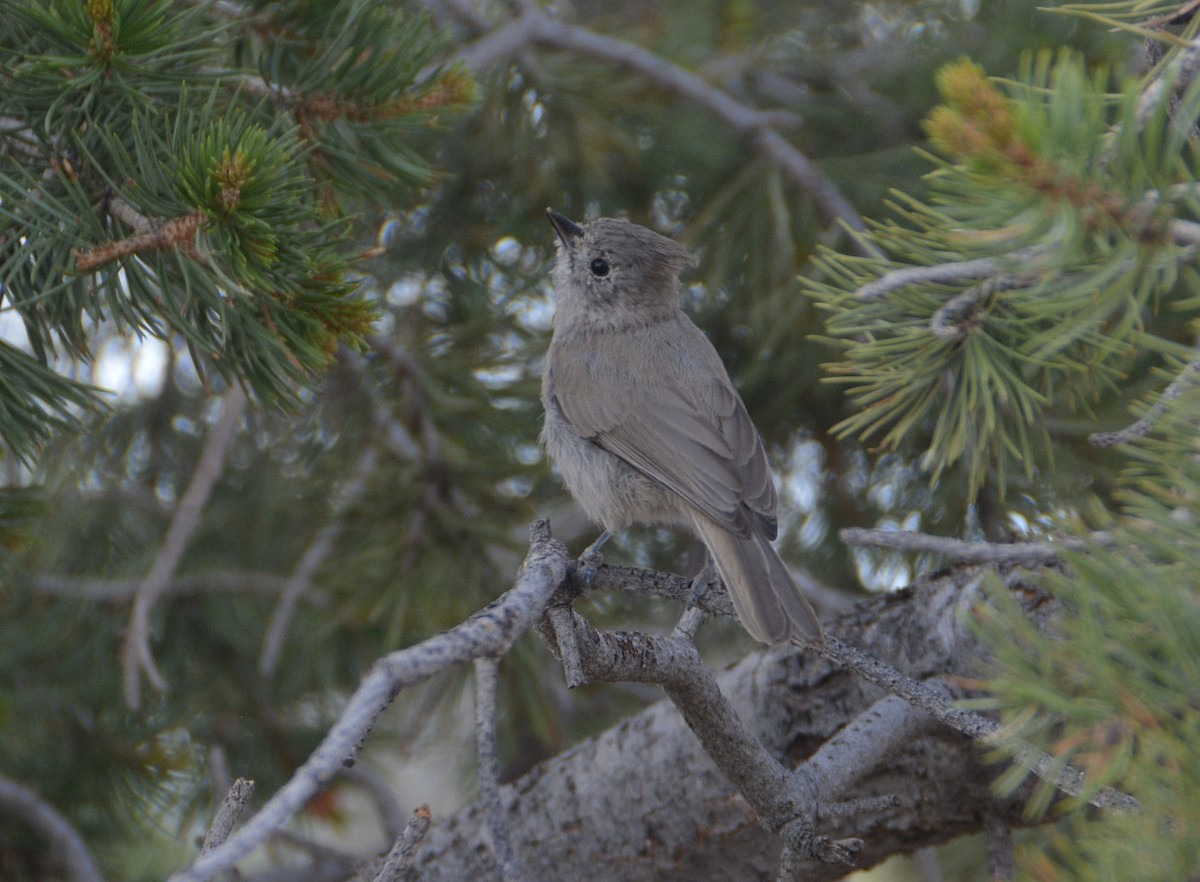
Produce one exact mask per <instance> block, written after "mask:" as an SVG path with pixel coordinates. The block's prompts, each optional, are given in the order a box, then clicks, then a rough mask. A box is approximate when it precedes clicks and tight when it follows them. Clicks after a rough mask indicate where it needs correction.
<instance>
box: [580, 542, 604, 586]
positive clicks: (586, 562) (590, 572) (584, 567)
mask: <svg viewBox="0 0 1200 882" xmlns="http://www.w3.org/2000/svg"><path fill="white" fill-rule="evenodd" d="M602 566H604V555H602V554H601V553H600V552H599V551H594V550H592V549H590V548H589V549H588V550H587V551H585V552H584V553H583V554H581V555H579V578H580V580H581V581H582V582H583V587H584V588H585V589H588V590H590V589H591V587H592V583H593V582H594V581H596V573H598V572H599V571H600V567H602Z"/></svg>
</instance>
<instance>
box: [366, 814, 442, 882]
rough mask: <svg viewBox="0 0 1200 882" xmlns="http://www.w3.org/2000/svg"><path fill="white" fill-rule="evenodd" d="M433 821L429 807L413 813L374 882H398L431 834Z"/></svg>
mask: <svg viewBox="0 0 1200 882" xmlns="http://www.w3.org/2000/svg"><path fill="white" fill-rule="evenodd" d="M431 820H432V815H431V813H430V811H429V806H427V805H423V806H420V807H418V808H417V810H416V811H415V812H413V816H412V818H411V820H409V822H408V823H407V824H406V825H405V826H404V832H402V833H401V834H400V835H399V836H398V837H396V841H395V842H394V843H392V848H391V850H390V851H388V853H387V857H385V858H384V859H383V865H382V866H381V867H380V868H379V872H378V873H376V874H375V878H374V879H373V880H372V882H398V880H399V879H400V877H401V876H402V875H404V873H405V871H406V870H407V869H408V868H409V865H410V864H412V859H413V855H415V854H416V853H417V846H419V845H420V844H421V840H423V839H424V838H425V834H426V833H428V832H429V824H430V821H431Z"/></svg>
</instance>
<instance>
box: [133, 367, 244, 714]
mask: <svg viewBox="0 0 1200 882" xmlns="http://www.w3.org/2000/svg"><path fill="white" fill-rule="evenodd" d="M245 410H246V393H245V392H244V391H242V388H241V387H240V386H231V387H230V389H229V392H227V393H226V395H225V402H224V404H223V406H222V408H221V415H220V416H219V417H218V418H217V422H216V424H215V425H214V426H213V427H212V430H211V431H210V432H209V434H208V438H207V439H206V440H205V442H204V449H203V450H202V451H201V453H200V460H199V462H197V463H196V471H195V472H193V473H192V478H191V480H190V481H189V482H188V486H187V490H185V491H184V494H183V497H182V498H181V499H180V500H179V508H178V509H177V510H176V512H175V517H174V518H172V520H171V526H170V527H169V528H168V529H167V535H166V537H165V538H164V539H163V544H162V547H161V548H159V550H158V554H157V555H156V556H155V558H154V563H153V564H152V565H151V567H150V572H149V573H147V575H146V580H145V581H144V582H143V583H142V586H141V588H139V589H138V593H137V597H136V598H135V599H134V603H133V611H132V612H131V613H130V617H129V626H128V630H127V632H126V634H125V643H124V645H123V646H122V647H121V667H122V669H123V671H124V677H125V704H126V706H127V707H129V708H130V709H131V710H137V709H138V708H140V707H141V704H142V680H141V675H142V674H143V673H144V674H145V675H146V677H147V679H149V681H150V683H151V685H153V686H154V687H155V688H156V689H158V690H160V691H165V690H166V688H167V681H166V679H165V678H164V677H163V675H162V674H161V673H160V672H159V670H158V667H157V665H155V663H154V656H153V654H152V652H151V650H150V613H151V612H152V611H153V609H154V605H155V603H157V602H158V598H159V597H161V596H162V593H163V591H164V590H166V586H167V583H168V582H170V580H171V577H172V576H173V575H174V573H175V569H176V568H177V567H178V566H179V561H180V559H181V558H182V557H183V552H184V551H185V550H186V549H187V546H188V543H189V542H190V541H191V539H192V536H193V535H194V534H195V532H196V528H197V527H199V526H200V516H201V514H202V513H203V511H204V506H205V504H206V503H207V502H208V497H209V494H210V493H211V492H212V489H213V487H214V486H215V485H216V483H217V480H218V479H219V478H220V477H221V472H222V470H223V469H224V464H225V453H226V451H227V450H228V449H229V442H230V441H232V440H233V434H234V431H235V430H236V429H237V427H238V424H239V423H240V422H241V420H242V414H243V413H244V412H245Z"/></svg>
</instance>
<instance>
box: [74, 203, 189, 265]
mask: <svg viewBox="0 0 1200 882" xmlns="http://www.w3.org/2000/svg"><path fill="white" fill-rule="evenodd" d="M108 213H109V214H111V215H112V216H113V217H115V218H118V219H119V220H121V221H123V222H124V223H126V224H128V225H129V226H131V227H133V229H134V230H136V231H137V235H136V236H130V237H128V238H125V239H118V240H117V241H115V242H105V243H104V244H103V245H95V246H93V247H92V248H89V249H87V250H86V251H80V252H78V253H77V254H76V255H75V269H76V270H77V271H79V272H81V273H86V272H91V271H92V270H95V269H99V268H100V267H102V266H104V265H105V264H106V263H111V262H112V261H114V260H117V259H119V258H122V257H129V256H130V255H132V254H142V253H143V252H146V251H179V252H182V253H183V254H186V255H187V256H188V257H191V258H193V259H194V260H199V259H200V256H199V252H198V251H197V250H196V234H197V233H198V232H199V231H200V228H201V227H202V226H204V224H205V222H206V220H207V218H205V216H204V215H203V214H202V213H201V212H198V211H194V212H192V213H191V214H186V215H182V216H180V217H175V218H170V219H169V220H151V219H150V218H147V217H146V216H145V215H143V214H141V213H140V212H139V211H137V209H135V208H133V206H131V205H130V204H129V203H128V202H126V201H125V200H124V199H122V198H121V197H119V196H113V197H112V198H111V199H109V201H108Z"/></svg>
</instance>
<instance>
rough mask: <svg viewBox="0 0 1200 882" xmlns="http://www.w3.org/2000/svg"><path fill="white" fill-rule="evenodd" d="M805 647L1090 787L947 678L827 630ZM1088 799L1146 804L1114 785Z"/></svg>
mask: <svg viewBox="0 0 1200 882" xmlns="http://www.w3.org/2000/svg"><path fill="white" fill-rule="evenodd" d="M804 648H805V649H808V650H810V651H812V652H815V653H817V654H818V655H820V656H821V657H822V658H825V659H827V660H829V661H831V662H833V663H834V664H836V665H838V666H839V667H843V668H847V669H849V670H852V671H854V672H855V673H856V674H858V675H859V676H860V677H862V678H863V679H865V680H869V681H870V682H872V683H874V684H876V685H877V686H880V687H882V688H883V689H886V690H887V691H888V692H890V693H892V694H893V695H898V696H900V697H901V698H903V699H904V700H905V701H908V702H911V703H912V704H913V705H914V706H916V707H919V708H921V710H923V711H925V712H926V713H928V714H930V715H931V716H933V717H934V719H936V720H938V721H940V722H942V723H945V724H946V725H947V726H949V727H950V728H952V729H954V730H955V731H957V732H960V733H962V734H963V735H966V736H967V737H968V738H971V739H973V740H975V741H982V742H984V743H986V744H991V745H995V746H997V747H1000V746H1003V747H1006V748H1008V749H1010V750H1012V752H1013V753H1014V754H1015V759H1016V761H1017V762H1019V763H1021V764H1022V765H1024V766H1025V767H1026V768H1028V769H1029V770H1030V771H1031V772H1033V773H1034V774H1035V775H1037V776H1038V777H1039V778H1041V779H1042V780H1044V781H1047V782H1049V783H1050V784H1053V785H1054V786H1055V787H1057V788H1058V789H1059V790H1062V791H1063V792H1064V793H1066V794H1068V795H1070V796H1079V795H1081V794H1082V793H1083V792H1084V789H1085V783H1084V777H1083V773H1082V772H1080V771H1079V770H1078V769H1075V768H1072V767H1071V766H1069V765H1067V764H1066V763H1064V762H1062V761H1061V760H1058V759H1055V758H1054V757H1052V756H1049V755H1048V754H1044V753H1042V752H1041V751H1039V750H1038V749H1037V748H1035V747H1034V746H1033V745H1030V744H1025V743H1023V742H1021V741H1019V740H1016V739H1015V738H1013V737H1012V736H1010V735H1006V734H1005V733H1004V732H1003V731H1002V727H1001V725H1000V723H998V722H996V721H995V720H990V719H988V718H987V717H984V716H981V715H980V714H976V713H972V712H971V711H966V710H963V709H961V708H958V707H955V706H954V704H953V702H952V701H951V700H950V698H949V687H948V686H947V685H946V684H945V683H944V682H942V681H940V680H936V679H935V680H929V681H926V682H923V683H922V682H918V681H916V680H914V679H912V678H911V677H907V676H905V675H904V674H902V673H900V672H899V671H898V670H896V669H895V668H893V667H892V666H891V665H889V664H886V663H885V662H882V661H880V660H879V659H877V658H874V657H873V656H870V655H868V654H867V653H865V652H862V651H861V650H858V649H855V648H854V647H853V646H849V645H847V644H845V643H843V642H842V641H840V640H838V639H837V638H836V637H833V636H830V635H828V634H827V635H825V640H824V642H819V641H812V642H810V643H807V644H805V646H804ZM1088 802H1089V804H1091V805H1094V806H1096V807H1097V808H1105V809H1113V810H1115V811H1126V812H1128V811H1138V810H1139V809H1140V805H1139V803H1138V801H1137V800H1136V799H1134V798H1133V797H1132V796H1130V795H1128V794H1126V793H1122V792H1120V791H1119V790H1114V789H1113V788H1111V787H1104V788H1101V789H1100V790H1099V791H1098V792H1097V793H1096V794H1095V795H1094V796H1093V797H1092V798H1091V799H1089V800H1088Z"/></svg>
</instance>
